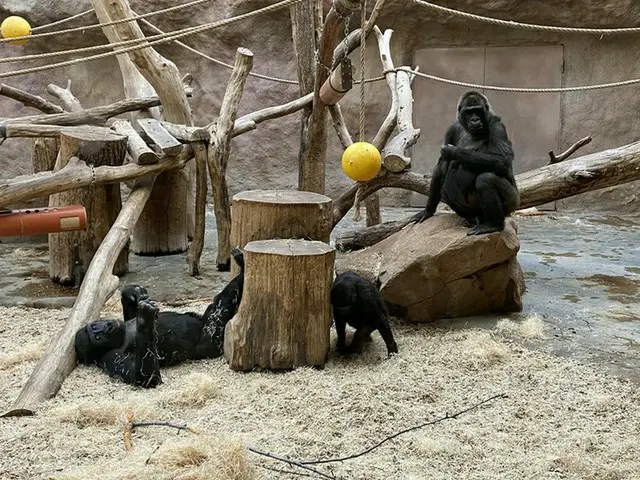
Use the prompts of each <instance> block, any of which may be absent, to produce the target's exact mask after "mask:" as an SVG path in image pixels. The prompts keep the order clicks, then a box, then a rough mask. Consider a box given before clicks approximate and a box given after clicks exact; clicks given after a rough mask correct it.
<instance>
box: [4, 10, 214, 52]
mask: <svg viewBox="0 0 640 480" xmlns="http://www.w3.org/2000/svg"><path fill="white" fill-rule="evenodd" d="M209 1H211V0H194V1H192V2H188V3H183V4H180V5H175V6H173V7H168V8H163V9H162V10H155V11H153V12H147V13H143V14H141V15H134V16H131V17H127V18H120V19H118V20H111V21H109V22H104V23H96V24H93V25H86V26H82V27H74V28H67V29H64V30H56V31H55V32H45V33H37V34H35V35H26V36H23V37H12V38H1V39H0V43H5V42H15V41H16V40H23V39H24V40H27V39H28V40H32V39H35V38H44V37H51V36H54V35H62V34H65V33H72V32H79V31H83V32H84V31H85V30H92V29H94V28H102V27H109V26H111V25H118V24H120V23H126V22H131V21H132V20H139V19H141V18H147V17H152V16H154V15H160V14H161V13H167V12H173V11H174V10H181V9H183V8H187V7H193V6H194V5H198V4H200V3H206V2H209ZM93 11H94V9H91V10H87V11H86V12H82V13H79V14H77V15H74V16H72V17H68V18H63V19H62V20H59V21H58V22H53V23H48V24H47V25H42V26H40V27H35V28H32V29H31V31H32V32H34V31H36V30H39V29H41V28H48V27H51V26H53V25H57V24H60V23H64V22H68V21H70V20H72V19H74V18H78V17H81V16H83V15H86V14H88V13H90V12H93ZM107 46H108V45H107Z"/></svg>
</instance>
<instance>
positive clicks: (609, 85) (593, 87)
mask: <svg viewBox="0 0 640 480" xmlns="http://www.w3.org/2000/svg"><path fill="white" fill-rule="evenodd" d="M390 72H409V73H412V74H414V75H417V76H418V77H423V78H427V79H429V80H433V81H436V82H440V83H446V84H448V85H456V86H458V87H468V88H475V89H484V90H493V91H496V92H516V93H562V92H582V91H586V90H600V89H603V88H613V87H622V86H626V85H636V84H640V78H634V79H633V80H623V81H621V82H613V83H601V84H598V85H578V86H575V87H550V88H524V87H523V88H519V87H498V86H495V85H478V84H475V83H467V82H459V81H457V80H450V79H448V78H442V77H437V76H435V75H429V74H428V73H423V72H420V71H416V70H412V69H411V68H409V67H398V68H394V69H393V70H387V71H385V72H384V73H385V74H386V73H390ZM382 78H384V77H382Z"/></svg>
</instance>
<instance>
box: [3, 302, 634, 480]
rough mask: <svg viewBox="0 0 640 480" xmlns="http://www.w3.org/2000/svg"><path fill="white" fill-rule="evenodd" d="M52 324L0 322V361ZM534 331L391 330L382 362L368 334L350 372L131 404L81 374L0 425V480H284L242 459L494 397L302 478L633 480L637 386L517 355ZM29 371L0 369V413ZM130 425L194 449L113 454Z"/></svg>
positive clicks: (214, 378) (213, 364)
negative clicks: (391, 344)
mask: <svg viewBox="0 0 640 480" xmlns="http://www.w3.org/2000/svg"><path fill="white" fill-rule="evenodd" d="M203 308H204V307H203V304H198V305H191V306H185V308H184V309H179V310H183V311H184V310H190V309H193V310H196V311H200V310H202V309H203ZM65 315H66V312H64V311H58V310H30V309H23V310H21V314H20V315H17V314H16V312H15V310H13V309H2V308H0V322H6V323H5V324H6V325H9V324H11V325H12V328H6V329H4V330H3V331H1V332H0V348H1V349H2V352H4V354H5V355H16V352H20V351H22V350H23V349H24V348H25V347H20V345H30V344H39V342H43V341H44V340H45V339H44V337H43V336H42V335H41V334H40V333H39V332H40V331H45V332H55V331H57V329H58V328H60V327H61V326H62V324H63V323H64V318H65ZM543 325H544V324H543V323H542V321H541V319H540V318H539V317H535V316H534V317H532V318H529V319H527V320H526V321H523V322H514V321H512V320H503V321H500V322H499V323H498V326H497V327H496V328H495V329H492V330H480V329H473V328H469V329H466V330H455V331H448V330H446V329H437V328H434V327H429V326H412V325H402V324H399V323H395V324H394V331H395V333H396V336H397V341H398V344H399V348H400V354H399V355H397V356H396V357H394V358H391V359H386V351H385V348H384V344H383V342H382V341H381V339H380V338H379V336H378V335H374V343H373V344H370V345H368V346H367V351H366V352H365V354H363V355H362V356H360V357H356V358H353V359H342V358H339V357H337V356H335V354H334V353H333V350H332V353H331V356H330V359H329V362H328V364H327V366H326V368H325V369H323V370H314V369H308V368H301V369H298V370H295V371H293V372H288V373H278V374H276V373H248V374H243V373H236V372H233V371H231V370H230V369H229V368H228V367H227V365H226V364H225V362H224V360H223V359H215V360H206V361H199V362H192V363H188V364H183V365H180V366H177V367H173V368H168V369H165V370H164V371H163V373H162V374H163V380H164V383H163V384H162V385H161V386H160V387H158V388H156V389H152V390H146V391H145V390H140V389H136V388H133V387H130V386H127V385H124V384H122V383H119V382H117V381H114V380H111V379H109V378H108V377H107V376H106V375H104V374H102V373H101V372H99V371H98V369H97V368H94V367H91V368H89V367H80V368H77V369H76V370H75V371H74V372H73V373H72V374H71V376H70V377H69V378H68V380H67V381H66V382H65V383H64V385H63V387H62V389H61V390H60V392H59V394H58V395H57V396H56V397H55V398H54V399H52V400H51V401H49V402H47V403H46V404H45V405H44V406H43V408H42V410H41V411H39V412H38V415H37V416H36V417H31V418H29V417H25V418H11V419H3V424H4V425H3V426H4V428H3V430H2V433H1V434H0V478H2V479H49V478H51V479H57V480H62V479H66V480H69V479H88V478H91V479H99V480H102V479H104V480H110V479H181V480H195V479H215V480H254V479H287V478H298V477H294V476H291V475H288V474H284V473H277V472H273V471H270V470H266V469H263V468H261V466H262V465H266V466H269V467H272V468H277V469H284V470H287V469H289V467H287V466H286V465H283V464H280V463H277V462H275V461H272V460H269V459H265V458H263V457H258V456H256V455H254V454H252V453H251V452H248V451H247V450H246V447H256V448H259V449H260V450H263V451H268V452H272V453H275V454H278V455H281V456H289V457H293V458H297V459H303V460H304V459H306V460H308V459H320V458H328V457H335V456H342V455H348V454H353V453H357V452H358V451H361V450H363V449H365V448H367V447H370V446H372V445H373V444H375V443H377V442H378V441H380V440H382V439H383V438H384V437H386V436H389V435H392V434H394V433H395V432H397V431H399V430H402V429H405V428H408V427H411V426H413V425H417V424H419V423H422V422H425V421H429V420H433V419H435V418H438V417H440V416H442V415H444V414H445V413H447V412H448V413H450V414H451V413H455V412H456V411H458V410H461V409H463V408H465V407H467V406H469V405H472V404H475V403H477V402H479V401H481V400H483V399H485V398H488V397H490V396H492V395H495V394H500V393H505V394H507V395H508V398H506V399H500V400H495V401H494V402H492V403H491V404H488V405H485V406H482V407H481V408H479V409H477V410H474V411H471V412H469V413H467V414H465V415H463V416H460V417H459V418H457V419H455V420H447V421H444V422H441V423H439V424H436V425H433V426H430V427H426V428H424V429H421V430H417V431H413V432H410V433H407V434H405V435H402V436H400V437H398V438H396V439H394V440H391V441H389V442H387V443H385V444H384V445H383V446H381V447H380V448H378V449H377V450H375V451H374V452H372V453H370V454H368V455H364V456H362V457H359V458H356V459H353V460H350V461H346V462H343V463H336V464H329V465H324V466H318V467H317V468H319V469H322V470H323V471H324V472H331V473H332V474H333V475H335V476H336V477H337V478H340V479H349V480H351V479H355V480H364V479H366V480H378V479H381V480H382V479H385V480H387V479H394V478H398V479H402V480H423V479H425V478H430V479H438V480H440V479H442V480H445V479H456V480H457V479H465V480H466V479H491V480H495V479H498V480H499V479H536V480H537V479H576V480H577V479H583V480H587V479H588V480H596V479H597V480H615V479H625V480H632V479H638V478H640V473H639V472H640V457H639V456H638V454H637V452H638V447H637V438H638V433H639V432H640V393H638V391H637V387H636V386H634V385H632V384H629V383H627V382H624V381H622V380H619V379H616V378H613V377H612V376H610V375H609V374H607V373H606V372H605V371H604V370H603V369H602V368H600V367H598V366H594V365H578V364H576V363H574V362H572V361H570V360H567V359H564V358H559V357H555V356H552V355H550V354H548V353H545V352H543V351H540V350H530V349H528V348H526V347H525V346H524V344H525V343H527V342H528V341H530V340H532V339H540V338H543V337H544V336H545V332H544V329H543ZM14 326H15V328H13V327H14ZM0 330H1V329H0ZM16 332H21V333H20V334H19V335H20V336H19V337H17V338H16V335H18V334H17V333H16ZM332 335H333V339H332V344H333V345H335V333H332ZM34 364H35V361H34V360H33V359H25V360H24V361H21V362H19V363H13V364H12V365H8V366H7V367H6V368H4V369H3V370H0V381H2V384H3V386H4V388H3V389H2V391H0V407H1V408H2V409H5V408H6V407H8V406H9V405H10V403H11V401H12V400H13V399H14V398H15V396H16V395H17V393H18V392H19V389H20V387H21V385H22V384H23V383H24V381H25V380H26V379H27V377H28V375H29V373H30V372H31V369H32V368H33V366H34ZM129 410H130V411H132V412H133V414H134V416H135V419H136V420H140V421H144V420H150V421H152V420H156V421H167V422H172V423H176V424H187V425H189V426H190V427H193V428H195V429H197V430H198V431H199V432H201V434H200V435H196V434H193V433H190V432H187V431H182V430H180V431H179V430H175V429H173V428H168V427H162V426H149V427H140V428H138V429H136V430H135V431H134V432H133V435H132V445H133V451H132V452H126V451H125V449H124V442H123V432H124V427H125V424H126V422H127V412H128V411H129Z"/></svg>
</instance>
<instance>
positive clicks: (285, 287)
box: [224, 239, 335, 371]
mask: <svg viewBox="0 0 640 480" xmlns="http://www.w3.org/2000/svg"><path fill="white" fill-rule="evenodd" d="M244 258H245V265H246V271H245V272H246V273H245V279H244V293H243V295H242V302H241V304H240V307H239V309H238V313H237V314H236V316H235V317H233V319H232V320H231V321H230V322H229V323H228V324H227V327H226V330H225V335H224V356H225V358H226V359H227V362H228V363H229V366H230V367H231V368H232V369H233V370H242V371H246V370H253V369H276V370H289V369H293V368H296V367H303V366H311V367H319V366H322V365H324V364H325V363H326V361H327V358H328V355H329V342H330V330H331V303H330V298H329V295H330V292H331V285H332V283H333V265H334V260H335V250H334V249H333V248H332V247H330V246H329V245H327V244H326V243H323V242H318V241H308V240H292V239H287V240H261V241H255V242H250V243H248V244H247V245H246V246H245V249H244Z"/></svg>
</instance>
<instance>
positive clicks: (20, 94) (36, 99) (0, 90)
mask: <svg viewBox="0 0 640 480" xmlns="http://www.w3.org/2000/svg"><path fill="white" fill-rule="evenodd" d="M0 95H3V96H5V97H8V98H12V99H14V100H16V101H18V102H20V103H22V104H23V105H24V106H25V107H32V108H35V109H38V110H40V111H41V112H44V113H62V112H63V111H64V110H62V107H60V106H59V105H56V104H54V103H51V102H50V101H49V100H46V99H44V98H42V97H40V96H38V95H34V94H32V93H29V92H25V91H24V90H20V89H19V88H15V87H11V86H9V85H5V84H4V83H0Z"/></svg>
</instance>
